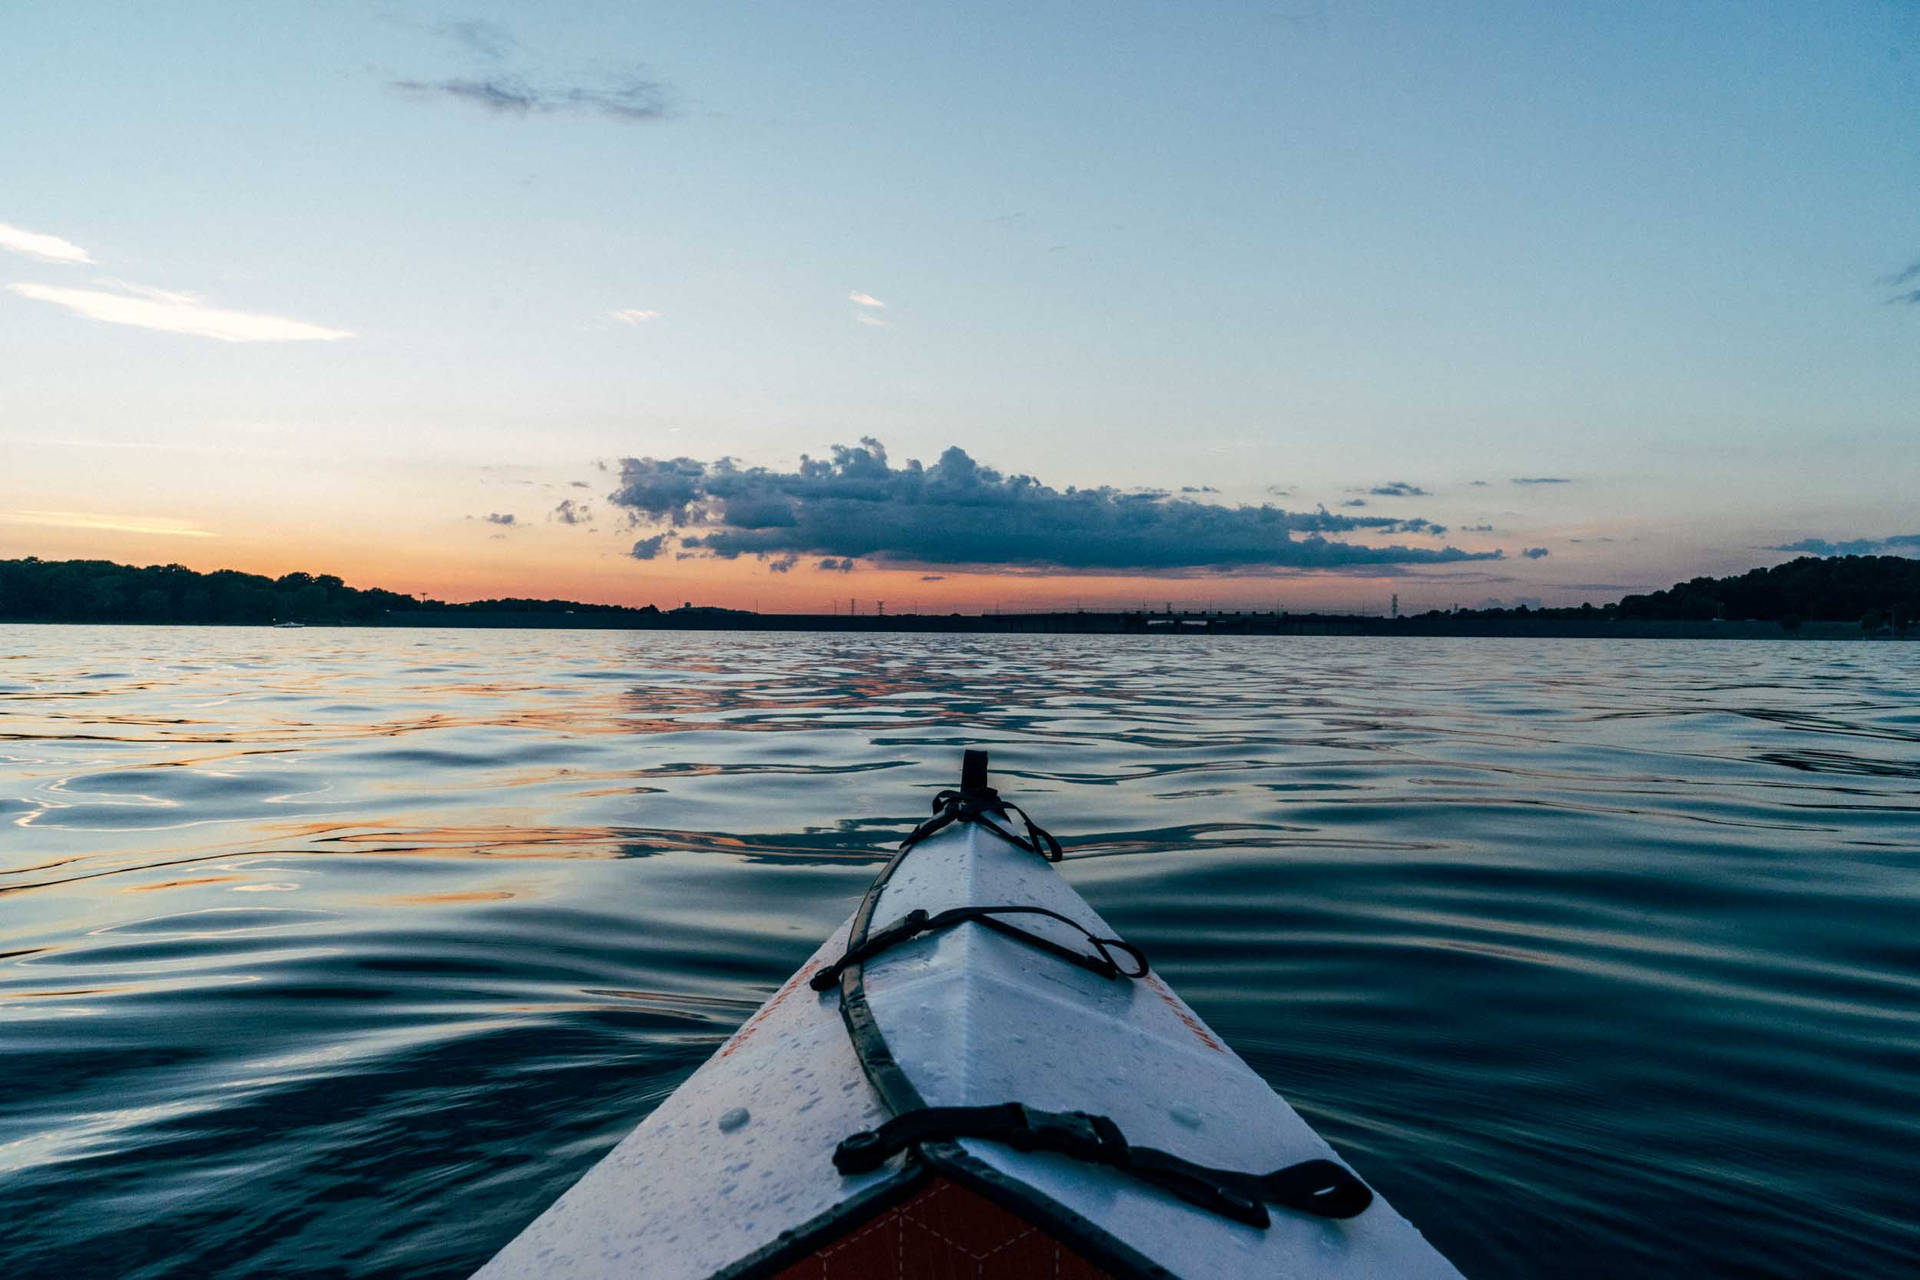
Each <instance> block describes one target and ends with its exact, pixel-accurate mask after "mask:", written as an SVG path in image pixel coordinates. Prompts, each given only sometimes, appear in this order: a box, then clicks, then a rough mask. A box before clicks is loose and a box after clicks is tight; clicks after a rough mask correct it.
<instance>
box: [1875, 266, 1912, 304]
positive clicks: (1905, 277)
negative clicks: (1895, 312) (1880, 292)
mask: <svg viewBox="0 0 1920 1280" xmlns="http://www.w3.org/2000/svg"><path fill="white" fill-rule="evenodd" d="M1915 281H1920V262H1916V263H1914V264H1913V265H1912V266H1910V267H1908V268H1907V269H1906V270H1905V271H1896V272H1894V273H1893V274H1892V275H1890V276H1887V277H1886V278H1885V279H1883V280H1881V281H1880V283H1881V284H1883V285H1886V286H1887V287H1888V288H1889V289H1899V288H1900V287H1901V286H1902V285H1909V284H1912V283H1914V282H1915ZM1887 301H1888V302H1905V303H1909V304H1912V305H1920V289H1909V290H1905V291H1903V292H1900V293H1896V294H1894V295H1893V296H1892V297H1891V298H1888V299H1887Z"/></svg>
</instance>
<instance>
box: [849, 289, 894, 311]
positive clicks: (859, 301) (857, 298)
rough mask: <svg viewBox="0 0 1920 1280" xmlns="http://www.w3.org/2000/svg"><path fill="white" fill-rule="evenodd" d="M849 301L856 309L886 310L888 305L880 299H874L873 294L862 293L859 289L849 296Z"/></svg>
mask: <svg viewBox="0 0 1920 1280" xmlns="http://www.w3.org/2000/svg"><path fill="white" fill-rule="evenodd" d="M847 301H848V302H851V303H853V305H854V306H856V307H880V308H884V307H885V306H886V305H887V304H886V303H884V302H882V301H880V299H878V298H876V297H874V296H873V295H872V294H870V293H861V292H860V291H859V290H857V289H856V290H854V292H852V293H850V294H848V295H847Z"/></svg>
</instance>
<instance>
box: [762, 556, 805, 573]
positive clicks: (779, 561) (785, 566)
mask: <svg viewBox="0 0 1920 1280" xmlns="http://www.w3.org/2000/svg"><path fill="white" fill-rule="evenodd" d="M799 563H800V557H799V556H798V555H797V554H795V553H794V552H791V551H789V552H787V554H785V555H783V556H775V557H774V558H773V559H772V560H769V561H768V562H767V569H768V570H769V571H770V572H772V573H787V572H789V571H791V570H792V568H793V566H795V565H797V564H799Z"/></svg>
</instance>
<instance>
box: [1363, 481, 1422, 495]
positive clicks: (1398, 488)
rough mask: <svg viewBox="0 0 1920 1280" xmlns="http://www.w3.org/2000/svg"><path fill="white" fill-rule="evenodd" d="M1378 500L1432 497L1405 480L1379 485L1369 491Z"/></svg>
mask: <svg viewBox="0 0 1920 1280" xmlns="http://www.w3.org/2000/svg"><path fill="white" fill-rule="evenodd" d="M1367 492H1368V493H1371V494H1372V495H1373V496H1374V497H1376V498H1426V497H1431V496H1432V495H1431V494H1429V493H1428V492H1427V491H1426V490H1425V489H1422V488H1421V487H1420V486H1419V485H1417V484H1408V483H1407V482H1406V481H1405V480H1393V481H1389V482H1388V483H1386V484H1377V485H1375V486H1373V488H1371V489H1369V490H1367Z"/></svg>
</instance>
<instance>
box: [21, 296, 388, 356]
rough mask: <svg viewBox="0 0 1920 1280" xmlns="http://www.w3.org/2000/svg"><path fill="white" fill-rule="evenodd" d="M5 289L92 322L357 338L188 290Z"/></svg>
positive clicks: (212, 334)
mask: <svg viewBox="0 0 1920 1280" xmlns="http://www.w3.org/2000/svg"><path fill="white" fill-rule="evenodd" d="M7 288H8V289H9V290H11V291H12V292H14V293H17V294H19V295H20V296H21V297H23V298H32V299H34V300H35V301H37V302H51V303H53V304H54V305H55V306H61V307H65V308H67V309H68V310H69V311H72V312H75V313H76V314H79V315H83V316H86V317H87V318H88V319H89V320H104V321H105V322H106V323H108V324H126V325H132V326H134V327H135V328H139V329H158V330H160V331H161V332H162V333H185V334H191V335H193V336H194V337H198V338H218V339H219V340H220V341H222V342H339V341H340V340H341V339H343V338H351V337H352V336H353V334H352V333H350V332H348V331H347V330H345V329H327V328H323V327H322V326H320V325H317V324H308V323H307V322H306V321H304V320H288V319H285V318H284V317H281V316H267V315H259V314H257V313H254V312H250V311H230V310H228V309H226V308H224V307H213V306H208V305H207V304H206V303H204V302H202V301H201V300H200V299H199V298H196V297H195V296H194V295H192V294H190V293H169V292H167V291H165V290H162V289H142V288H139V287H137V286H133V285H118V286H116V288H117V290H118V291H117V292H110V291H108V290H105V289H68V288H62V287H60V286H57V285H50V284H10V285H8V286H7Z"/></svg>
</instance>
